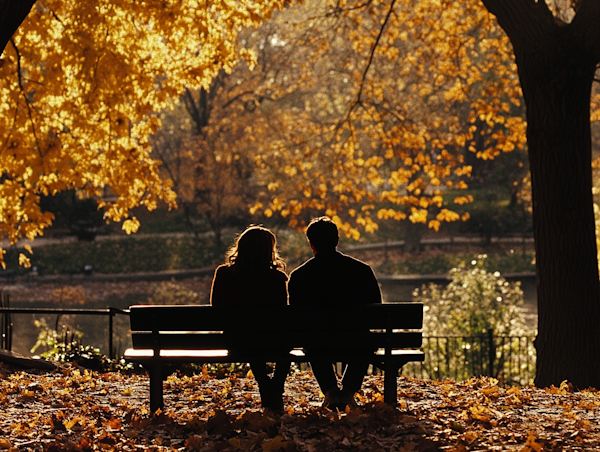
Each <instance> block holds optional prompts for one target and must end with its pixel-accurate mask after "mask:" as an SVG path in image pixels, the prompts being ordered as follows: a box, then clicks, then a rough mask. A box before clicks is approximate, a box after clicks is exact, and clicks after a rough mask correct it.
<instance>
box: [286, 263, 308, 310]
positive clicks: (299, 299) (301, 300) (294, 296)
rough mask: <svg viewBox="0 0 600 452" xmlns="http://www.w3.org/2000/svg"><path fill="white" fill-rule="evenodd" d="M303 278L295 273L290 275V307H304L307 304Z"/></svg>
mask: <svg viewBox="0 0 600 452" xmlns="http://www.w3.org/2000/svg"><path fill="white" fill-rule="evenodd" d="M301 279H302V277H301V276H299V275H298V273H296V272H295V271H293V272H292V273H291V274H290V279H289V281H288V295H289V304H290V305H292V304H293V305H302V304H305V303H306V293H305V292H306V290H305V284H303V283H302V281H301Z"/></svg>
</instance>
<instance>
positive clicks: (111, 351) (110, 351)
mask: <svg viewBox="0 0 600 452" xmlns="http://www.w3.org/2000/svg"><path fill="white" fill-rule="evenodd" d="M114 319H115V311H114V310H113V308H108V357H109V358H110V359H115V351H114V346H113V322H114Z"/></svg>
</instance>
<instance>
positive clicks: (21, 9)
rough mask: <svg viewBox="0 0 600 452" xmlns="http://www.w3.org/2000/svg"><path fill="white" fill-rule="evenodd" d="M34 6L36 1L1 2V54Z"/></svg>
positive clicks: (7, 0)
mask: <svg viewBox="0 0 600 452" xmlns="http://www.w3.org/2000/svg"><path fill="white" fill-rule="evenodd" d="M34 4H35V0H0V46H2V47H1V49H2V50H0V54H2V52H4V48H5V47H6V44H8V41H10V38H11V37H12V35H13V34H14V33H15V31H17V28H19V26H20V25H21V23H23V21H24V20H25V18H26V17H27V14H29V11H31V8H32V7H33V5H34Z"/></svg>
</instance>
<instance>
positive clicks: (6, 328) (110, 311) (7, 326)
mask: <svg viewBox="0 0 600 452" xmlns="http://www.w3.org/2000/svg"><path fill="white" fill-rule="evenodd" d="M14 314H30V315H35V314H49V315H56V316H57V324H58V318H60V316H63V315H70V314H75V315H83V316H101V317H107V318H108V344H107V345H108V355H109V357H110V358H111V359H112V358H115V357H116V355H117V352H116V349H115V347H114V336H115V333H114V321H115V316H116V315H127V316H128V315H129V310H128V309H119V308H112V307H109V308H106V309H61V308H56V309H55V308H11V307H10V306H9V301H8V298H5V297H4V296H2V297H0V328H1V333H0V336H1V341H0V348H2V349H4V350H8V351H10V350H12V336H13V319H12V316H13V315H14Z"/></svg>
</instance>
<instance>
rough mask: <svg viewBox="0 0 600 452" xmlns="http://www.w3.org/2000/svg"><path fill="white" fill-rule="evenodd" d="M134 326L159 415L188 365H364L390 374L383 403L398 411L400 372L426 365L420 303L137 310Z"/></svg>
mask: <svg viewBox="0 0 600 452" xmlns="http://www.w3.org/2000/svg"><path fill="white" fill-rule="evenodd" d="M130 322H131V335H132V343H133V348H131V349H128V350H126V352H125V358H126V359H127V360H129V361H132V362H136V363H140V364H141V365H143V366H144V368H145V369H146V370H147V371H148V374H149V377H150V409H151V410H152V412H155V411H156V410H157V409H159V408H161V409H162V408H163V380H164V378H166V375H165V374H166V372H165V369H166V368H167V366H172V365H177V364H182V363H245V362H250V361H264V362H276V361H280V360H283V359H290V360H291V361H292V362H310V360H311V357H315V356H319V358H320V359H323V357H326V358H327V359H331V361H332V362H345V361H349V360H356V359H365V360H369V361H370V362H371V363H372V364H373V365H374V366H375V367H377V368H379V369H382V370H384V371H385V373H384V401H385V402H386V403H388V404H391V405H394V406H395V405H396V403H397V380H396V377H397V376H398V370H399V369H401V368H402V366H403V365H404V364H406V363H407V362H410V361H423V360H424V354H423V352H422V351H419V350H418V348H419V347H421V342H422V332H421V328H422V325H423V305H422V304H421V303H384V304H372V305H364V306H353V307H344V308H330V309H323V308H321V307H300V306H279V307H252V308H225V307H215V306H206V305H204V306H190V305H177V306H175V305H136V306H131V307H130ZM324 344H325V345H326V347H327V350H326V351H324V350H323V349H324V347H323V346H324ZM302 349H305V350H309V351H310V352H309V353H307V354H304V352H303V351H302ZM288 350H289V351H288ZM374 350H377V352H374Z"/></svg>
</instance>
